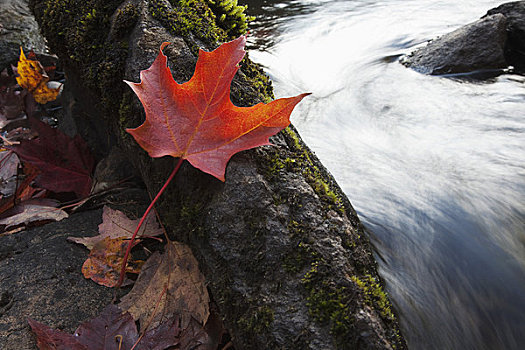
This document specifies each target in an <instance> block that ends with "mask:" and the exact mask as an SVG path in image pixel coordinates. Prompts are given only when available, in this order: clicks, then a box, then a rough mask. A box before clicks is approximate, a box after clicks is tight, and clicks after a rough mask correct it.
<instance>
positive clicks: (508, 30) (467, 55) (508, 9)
mask: <svg viewBox="0 0 525 350" xmlns="http://www.w3.org/2000/svg"><path fill="white" fill-rule="evenodd" d="M401 63H403V64H404V65H405V66H407V67H410V68H413V69H415V70H416V71H418V72H421V73H424V74H436V75H439V74H456V73H470V72H475V71H484V70H485V71H486V70H503V69H505V68H507V67H509V66H512V67H514V70H515V71H516V72H518V73H523V72H525V1H514V2H509V3H505V4H503V5H500V6H498V7H496V8H494V9H491V10H489V11H488V12H487V14H486V15H485V16H483V17H482V18H481V19H480V20H478V21H476V22H474V23H470V24H467V25H465V26H463V27H461V28H459V29H457V30H455V31H453V32H452V33H449V34H445V35H443V36H441V37H439V38H436V39H434V40H432V41H430V42H429V43H428V44H427V45H426V46H424V47H422V48H419V49H417V50H416V51H414V52H412V53H411V54H410V55H407V56H405V57H403V58H402V59H401Z"/></svg>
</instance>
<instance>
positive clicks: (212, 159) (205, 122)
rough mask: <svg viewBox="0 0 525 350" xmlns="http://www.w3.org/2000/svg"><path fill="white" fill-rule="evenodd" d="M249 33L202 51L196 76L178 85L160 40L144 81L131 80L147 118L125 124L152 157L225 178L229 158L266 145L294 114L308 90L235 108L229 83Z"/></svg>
mask: <svg viewBox="0 0 525 350" xmlns="http://www.w3.org/2000/svg"><path fill="white" fill-rule="evenodd" d="M245 44H246V37H244V36H241V37H239V38H237V39H235V40H233V41H231V42H228V43H225V44H222V45H221V46H220V47H219V48H217V49H216V50H214V51H212V52H205V51H202V50H201V51H200V52H199V59H198V61H197V66H196V67H195V73H194V75H193V77H192V78H191V79H190V80H189V81H188V82H186V83H184V84H178V83H177V82H176V81H175V80H174V79H173V76H172V75H171V72H170V70H169V68H168V67H167V58H166V56H165V55H164V54H163V53H162V49H163V48H164V47H165V46H166V45H168V43H163V44H162V45H161V49H160V53H159V55H158V57H157V59H156V60H155V62H153V64H152V66H151V67H150V68H149V69H147V70H143V71H141V73H140V78H141V82H140V83H130V82H127V83H128V84H129V85H130V86H131V88H132V89H133V91H135V93H136V94H137V96H138V97H139V99H140V101H141V102H142V104H143V106H144V109H145V111H146V121H145V122H144V124H142V125H141V126H139V127H138V128H136V129H127V131H128V132H129V133H130V134H131V135H133V137H134V138H135V140H136V141H137V142H138V143H139V144H140V146H141V147H142V148H144V149H145V150H146V151H147V152H148V153H149V155H150V156H151V157H153V158H158V157H163V156H167V155H169V156H172V157H176V158H182V159H187V160H188V161H189V162H190V163H191V164H192V165H193V166H194V167H196V168H199V169H200V170H202V171H204V172H206V173H209V174H211V175H213V176H215V177H216V178H218V179H220V180H222V181H224V173H225V170H226V164H227V163H228V160H229V159H230V158H231V157H232V156H233V155H234V154H235V153H237V152H239V151H243V150H247V149H250V148H254V147H257V146H261V145H268V144H270V143H269V137H270V136H272V135H275V134H276V133H277V132H279V131H280V130H282V129H284V128H285V127H286V126H288V125H289V124H290V114H291V113H292V110H293V108H294V107H295V105H296V104H297V103H299V101H301V100H302V99H303V97H305V96H306V95H308V94H301V95H299V96H296V97H291V98H282V99H278V100H275V101H272V102H270V103H269V104H263V103H259V104H257V105H255V106H252V107H237V106H234V105H233V103H232V102H231V100H230V84H231V81H232V79H233V77H234V75H235V73H237V70H238V69H239V66H238V63H239V62H240V61H241V60H242V58H243V57H244V54H245V51H244V45H245Z"/></svg>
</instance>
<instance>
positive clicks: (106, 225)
mask: <svg viewBox="0 0 525 350" xmlns="http://www.w3.org/2000/svg"><path fill="white" fill-rule="evenodd" d="M139 221H140V219H137V220H131V219H129V218H128V217H127V216H126V214H124V213H123V212H121V211H120V210H114V209H111V208H110V207H108V206H104V209H103V212H102V223H101V224H100V225H98V232H99V233H100V234H99V235H97V236H93V237H68V240H69V241H72V242H75V243H79V244H83V245H85V246H86V247H87V248H88V249H89V250H91V249H93V247H94V246H95V244H97V243H98V242H100V241H102V240H103V239H104V238H119V237H122V238H131V236H132V235H133V231H135V228H136V227H137V225H138V223H139ZM162 234H163V231H162V228H161V227H160V226H159V224H158V223H157V219H156V218H155V214H154V213H153V212H151V213H150V215H148V217H147V218H146V220H145V221H144V224H143V225H142V229H141V231H140V232H139V236H143V235H145V236H160V235H162Z"/></svg>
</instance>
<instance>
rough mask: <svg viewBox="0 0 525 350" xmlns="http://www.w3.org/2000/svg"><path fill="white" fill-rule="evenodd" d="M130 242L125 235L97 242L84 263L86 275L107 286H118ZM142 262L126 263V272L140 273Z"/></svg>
mask: <svg viewBox="0 0 525 350" xmlns="http://www.w3.org/2000/svg"><path fill="white" fill-rule="evenodd" d="M128 242H129V240H128V239H127V238H125V237H119V238H108V237H106V238H104V239H103V240H101V241H99V242H98V243H96V244H95V246H94V247H93V249H92V250H91V252H90V253H89V258H88V259H87V260H86V261H85V262H84V265H82V273H83V274H84V277H86V278H90V279H92V280H93V281H95V282H97V283H98V284H100V285H103V286H106V287H114V286H116V285H117V282H118V279H119V272H118V271H119V270H120V266H121V265H122V262H123V258H124V252H125V251H126V248H127V246H128ZM142 264H143V262H142V261H135V262H131V261H130V262H128V264H127V265H126V272H129V273H139V272H140V267H141V266H142Z"/></svg>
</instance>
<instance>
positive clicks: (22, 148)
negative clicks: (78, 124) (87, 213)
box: [9, 118, 95, 197]
mask: <svg viewBox="0 0 525 350" xmlns="http://www.w3.org/2000/svg"><path fill="white" fill-rule="evenodd" d="M30 123H31V128H32V129H33V130H35V131H37V132H38V138H34V139H32V140H22V141H21V142H20V145H13V146H10V147H9V148H10V149H12V150H13V151H14V152H15V153H16V154H17V155H18V156H19V157H20V158H21V159H22V160H23V161H24V162H27V163H30V164H31V165H33V166H35V167H36V168H37V169H38V170H39V171H40V174H39V175H38V176H37V177H36V179H35V183H36V184H37V185H38V186H39V187H41V188H45V189H47V190H50V191H53V192H74V193H75V194H76V195H77V196H78V197H84V196H87V195H89V192H90V191H91V183H92V179H91V173H92V171H93V168H94V166H95V160H94V159H93V157H92V156H91V153H90V151H89V148H88V146H87V145H86V143H85V142H84V141H83V140H82V138H81V137H80V136H79V135H77V136H75V137H74V138H71V137H69V136H67V135H66V134H64V133H62V132H61V131H60V130H58V129H56V128H52V127H51V126H49V125H48V124H46V123H44V122H41V121H40V120H38V119H35V118H30Z"/></svg>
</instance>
